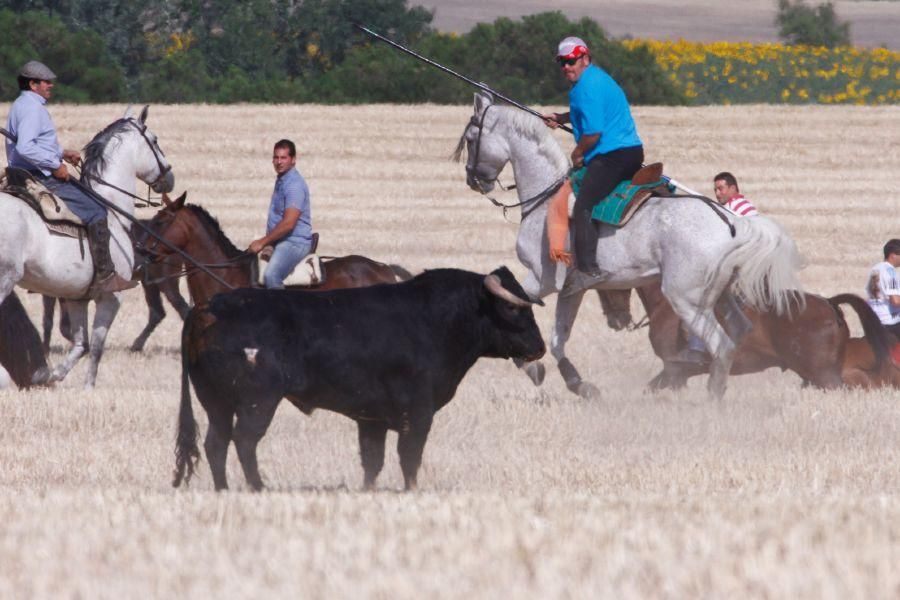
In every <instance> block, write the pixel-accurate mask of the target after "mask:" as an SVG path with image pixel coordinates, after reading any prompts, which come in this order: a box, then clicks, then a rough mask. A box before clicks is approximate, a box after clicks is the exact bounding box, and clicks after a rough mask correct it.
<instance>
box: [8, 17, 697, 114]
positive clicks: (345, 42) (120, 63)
mask: <svg viewBox="0 0 900 600" xmlns="http://www.w3.org/2000/svg"><path fill="white" fill-rule="evenodd" d="M431 18H432V14H431V13H430V12H429V11H427V10H425V9H423V8H421V7H409V6H407V3H406V0H279V1H275V2H273V1H271V0H244V1H242V2H235V1H234V0H163V1H160V0H0V40H2V41H0V72H3V73H15V72H16V71H17V70H18V68H19V67H20V66H21V65H22V64H23V63H24V62H26V61H27V60H30V59H32V58H37V59H39V60H42V61H43V62H45V63H47V64H48V65H49V66H50V67H51V68H52V69H53V70H54V71H55V72H56V73H57V75H58V76H59V83H60V84H61V85H60V86H58V87H57V90H56V96H57V98H59V99H60V100H63V101H68V102H111V101H131V102H173V103H174V102H211V103H230V102H322V103H365V102H435V103H465V102H468V101H470V100H471V97H472V91H473V90H472V88H471V87H470V86H468V85H466V84H465V83H463V82H461V81H459V80H456V79H454V78H452V77H450V76H449V75H446V74H444V73H441V72H440V71H438V70H437V69H434V68H433V67H430V66H428V65H426V64H424V63H422V62H420V61H417V60H415V59H413V58H412V57H409V56H407V55H404V54H402V53H400V52H398V51H397V50H395V49H393V48H390V47H388V46H387V45H385V44H383V43H381V42H378V41H376V40H373V39H372V38H370V37H368V36H366V35H365V34H363V33H361V32H359V31H357V30H356V29H354V28H353V26H352V23H353V22H359V23H363V24H365V25H366V26H368V27H370V28H371V29H373V30H374V31H377V32H379V33H381V34H383V35H386V36H387V37H390V38H391V39H394V40H396V41H398V42H399V43H402V44H405V45H408V46H409V47H410V48H412V49H414V50H416V51H418V52H420V53H422V54H424V55H425V56H428V57H429V58H432V59H433V60H436V61H438V62H441V63H442V64H445V65H447V66H448V67H450V68H452V69H454V70H456V71H458V72H461V73H465V74H466V75H468V76H469V77H471V78H473V79H475V80H478V81H483V82H485V83H487V84H488V85H490V86H491V87H493V88H495V89H497V90H498V91H501V92H503V93H505V94H507V95H509V96H511V97H515V98H517V99H519V100H520V101H522V102H527V103H544V104H558V103H560V102H563V101H564V100H565V95H566V93H567V91H568V84H567V83H566V82H565V80H564V79H563V78H562V77H561V75H560V72H559V68H558V66H557V65H556V63H555V62H554V60H553V58H554V54H555V49H556V44H557V43H558V42H559V40H560V39H562V38H563V37H565V36H567V35H578V36H580V37H582V38H584V39H585V41H586V42H587V43H588V45H589V46H590V47H591V49H592V52H593V55H594V57H595V61H596V62H597V63H598V64H600V65H601V66H603V67H604V68H605V69H607V70H608V71H609V72H610V73H611V74H612V75H613V77H615V78H616V79H617V80H618V81H619V82H620V84H621V85H622V87H623V88H624V89H625V91H626V93H627V94H628V96H629V98H630V99H631V101H632V102H634V103H638V104H679V103H683V102H684V101H685V99H684V97H683V96H682V95H681V93H680V92H678V91H676V89H675V88H674V87H673V85H672V84H671V82H670V81H669V80H668V79H666V77H665V76H664V74H663V72H662V71H661V69H660V68H659V67H658V66H657V64H656V62H655V60H654V58H653V56H652V55H651V54H650V52H649V51H648V50H646V49H644V48H637V49H628V48H626V47H625V46H624V45H622V44H621V43H619V42H618V41H616V40H614V39H611V38H610V37H609V36H607V35H606V33H605V32H604V30H603V29H602V27H601V26H600V25H599V24H598V23H596V22H595V21H593V20H591V19H587V18H585V19H581V20H579V21H570V20H568V19H567V18H566V17H565V16H563V15H562V14H561V13H559V12H548V13H542V14H539V15H531V16H528V17H524V18H522V19H521V20H511V19H506V18H500V19H497V20H496V21H494V22H493V23H490V24H480V25H478V26H476V27H475V28H474V29H472V30H471V31H470V32H469V33H466V34H463V35H455V34H444V33H439V32H436V31H434V30H433V29H432V28H431V26H430V24H431ZM16 93H17V91H16V82H15V78H14V77H11V76H10V77H7V78H6V80H2V81H0V94H2V96H3V98H4V99H6V100H11V99H12V98H14V97H15V95H16Z"/></svg>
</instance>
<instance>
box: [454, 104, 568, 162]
mask: <svg viewBox="0 0 900 600" xmlns="http://www.w3.org/2000/svg"><path fill="white" fill-rule="evenodd" d="M491 107H492V108H494V109H495V110H496V111H497V113H498V114H499V115H500V116H499V117H498V118H500V119H503V120H504V121H505V122H506V123H507V124H508V125H509V126H510V127H511V128H512V130H513V131H515V132H516V133H517V134H519V135H521V136H522V137H524V138H527V139H530V140H533V141H535V142H536V143H537V146H538V152H539V153H540V154H542V155H544V156H546V157H547V158H548V159H549V160H550V162H551V163H552V164H557V165H560V166H563V165H565V166H568V159H567V158H566V155H565V153H563V151H562V148H560V146H559V144H558V143H556V140H554V139H553V136H552V135H550V129H549V128H548V127H547V126H546V125H544V123H543V121H541V120H540V119H539V118H537V117H535V116H534V115H532V114H529V113H526V112H525V111H522V110H519V109H517V108H514V107H512V106H505V105H502V104H493V105H491ZM468 130H469V125H466V128H465V129H464V130H463V133H462V135H461V136H460V138H459V142H458V143H457V145H456V149H455V150H454V151H453V159H454V160H456V161H457V162H458V161H459V160H460V159H461V158H462V154H463V151H464V150H465V149H466V131H468Z"/></svg>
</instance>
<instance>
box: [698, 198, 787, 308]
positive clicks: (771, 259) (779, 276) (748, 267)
mask: <svg viewBox="0 0 900 600" xmlns="http://www.w3.org/2000/svg"><path fill="white" fill-rule="evenodd" d="M734 226H735V230H736V235H735V245H734V246H733V247H732V249H731V250H730V251H729V252H728V253H726V254H725V255H724V256H723V257H722V259H721V260H720V261H719V264H718V266H717V267H716V270H715V271H714V272H713V273H711V274H710V275H709V276H708V277H707V281H706V283H707V289H715V285H714V284H715V282H717V281H721V280H722V279H721V278H728V277H731V276H732V274H735V278H734V281H733V283H732V288H731V289H732V291H733V292H735V293H737V294H738V295H739V296H740V297H741V299H742V300H744V301H746V302H747V303H749V304H750V305H751V306H753V307H754V308H756V309H757V310H761V311H766V310H775V312H776V314H779V315H780V314H783V313H784V312H786V311H788V310H790V307H791V304H792V303H791V300H792V299H793V301H794V305H795V306H798V307H800V308H801V310H802V308H803V303H804V302H803V300H804V297H803V293H802V287H801V285H800V281H799V279H798V278H797V273H798V271H799V270H800V269H802V268H803V266H804V260H803V257H802V256H801V255H800V252H799V251H798V250H797V245H796V244H795V243H794V240H793V239H791V237H790V236H789V235H788V234H787V232H785V231H784V229H782V227H781V226H780V225H779V224H778V223H776V222H775V221H773V220H772V219H769V218H768V217H763V216H759V215H758V216H753V217H742V218H738V219H736V220H735V223H734Z"/></svg>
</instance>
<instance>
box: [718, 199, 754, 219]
mask: <svg viewBox="0 0 900 600" xmlns="http://www.w3.org/2000/svg"><path fill="white" fill-rule="evenodd" d="M725 206H726V207H727V208H728V209H729V210H731V211H732V212H733V213H734V214H736V215H737V216H739V217H752V216H754V215H758V214H759V212H758V211H757V210H756V207H755V206H753V204H751V203H750V201H749V200H747V199H746V198H744V196H743V195H742V194H738V195H736V196H733V197H732V198H731V200H729V201H728V202H726V203H725Z"/></svg>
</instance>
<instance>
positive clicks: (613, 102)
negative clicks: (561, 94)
mask: <svg viewBox="0 0 900 600" xmlns="http://www.w3.org/2000/svg"><path fill="white" fill-rule="evenodd" d="M556 60H557V61H558V62H559V65H560V67H561V68H562V72H563V75H564V76H565V78H566V79H568V80H569V82H570V83H571V84H572V89H571V90H570V91H569V112H567V113H552V114H549V115H544V122H545V123H546V124H547V126H549V127H551V128H555V127H557V126H558V125H560V124H563V123H571V124H572V129H573V130H574V133H575V141H576V143H577V145H576V146H575V149H574V150H573V151H572V166H573V167H575V168H580V167H582V166H585V167H586V168H587V173H586V174H585V177H584V181H583V183H582V185H581V189H580V190H579V192H578V197H577V198H576V200H575V209H574V214H573V218H574V221H575V223H574V227H575V259H576V263H577V266H578V270H579V271H582V272H583V273H586V274H588V275H594V274H597V272H598V271H599V268H598V267H597V256H596V255H597V239H598V237H599V231H598V229H597V225H596V223H594V222H593V220H592V219H591V212H592V210H593V208H594V205H595V204H596V203H598V202H600V201H601V200H603V198H605V197H606V196H607V195H609V194H610V192H612V191H613V190H614V189H615V187H616V185H618V184H619V182H620V181H623V180H625V179H630V178H631V177H632V176H633V175H634V174H635V173H636V172H637V171H638V169H640V168H641V163H642V162H643V161H644V147H643V144H642V143H641V138H640V137H638V134H637V128H636V127H635V124H634V119H633V118H632V116H631V109H630V108H629V106H628V99H627V98H626V97H625V92H624V91H622V88H621V87H619V85H618V84H617V83H616V82H615V81H614V80H613V78H612V77H610V76H609V74H608V73H607V72H606V71H604V70H603V69H601V68H600V67H598V66H597V65H595V64H593V63H592V62H591V54H590V51H589V50H588V47H587V44H585V42H584V40H582V39H581V38H577V37H567V38H565V39H563V40H562V41H561V42H560V43H559V47H558V49H557V57H556Z"/></svg>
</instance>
